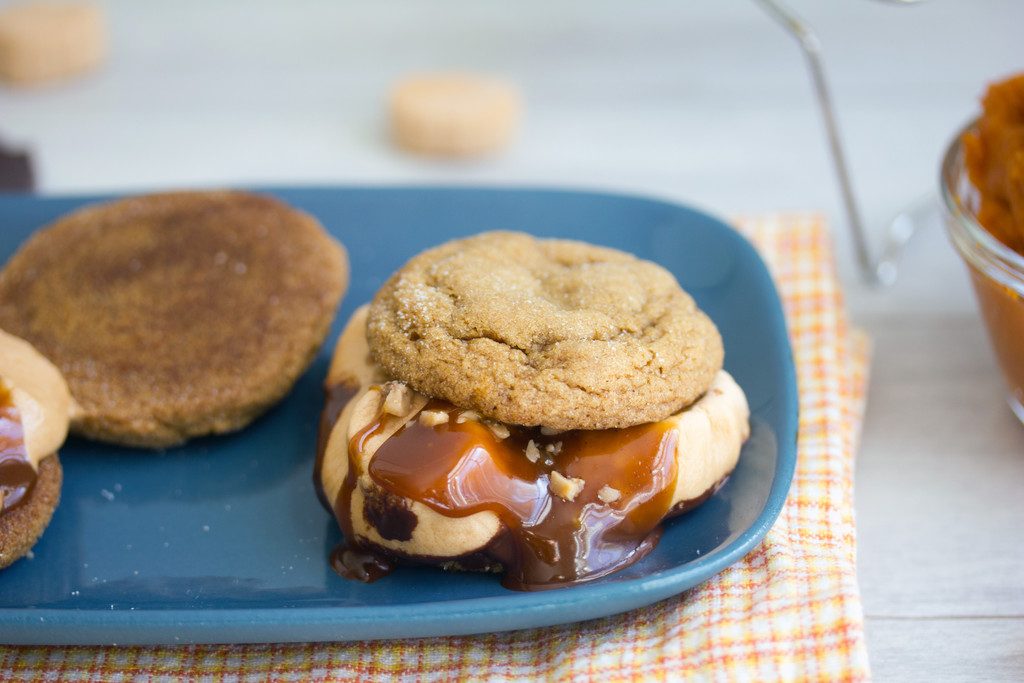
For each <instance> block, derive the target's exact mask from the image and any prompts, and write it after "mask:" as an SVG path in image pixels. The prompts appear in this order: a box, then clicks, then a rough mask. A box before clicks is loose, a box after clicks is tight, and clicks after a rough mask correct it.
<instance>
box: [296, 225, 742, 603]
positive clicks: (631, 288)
mask: <svg viewBox="0 0 1024 683" xmlns="http://www.w3.org/2000/svg"><path fill="white" fill-rule="evenodd" d="M722 362H723V346H722V341H721V338H720V336H719V334H718V331H717V329H716V328H715V326H714V323H712V321H711V320H710V319H709V318H708V317H707V316H706V315H705V314H704V313H703V312H702V311H701V310H700V309H699V308H698V307H697V305H696V304H695V302H694V301H693V299H692V298H691V297H690V296H689V295H688V294H687V293H686V292H684V291H683V290H682V288H680V286H679V284H678V282H677V281H676V280H675V278H674V277H673V276H672V275H671V274H670V273H669V272H668V271H666V270H665V269H664V268H662V267H660V266H658V265H656V264H654V263H651V262H648V261H643V260H640V259H638V258H635V257H634V256H631V255H629V254H626V253H623V252H620V251H616V250H613V249H608V248H604V247H598V246H594V245H590V244H585V243H582V242H573V241H567V240H541V239H535V238H533V237H531V236H529V235H525V234H520V233H510V232H493V233H483V234H480V235H477V236H474V237H470V238H467V239H463V240H457V241H454V242H449V243H447V244H443V245H441V246H439V247H436V248H433V249H430V250H428V251H426V252H423V253H422V254H420V255H418V256H416V257H414V258H413V259H412V260H410V261H409V262H408V263H407V264H406V265H405V266H404V267H403V268H401V269H400V270H399V271H398V272H396V273H395V274H394V275H392V277H391V278H390V279H389V280H388V281H387V282H386V283H385V284H384V286H383V287H382V288H381V290H380V291H379V292H378V293H377V295H376V296H375V298H374V300H373V301H372V302H371V303H370V304H369V305H368V306H363V307H361V308H359V309H358V310H357V311H356V312H355V313H354V314H353V316H352V318H351V319H350V320H349V321H348V324H347V326H346V328H345V330H344V331H343V333H342V335H341V337H340V339H339V340H338V343H337V346H336V348H335V351H334V357H333V360H332V363H331V367H330V370H329V372H328V377H327V379H326V384H325V387H326V394H327V401H326V406H325V409H324V411H323V415H322V418H321V427H320V443H319V449H318V457H317V465H316V471H315V473H314V479H315V483H316V486H317V489H318V493H319V494H320V496H321V500H322V501H323V503H324V504H325V505H326V506H327V507H328V508H329V509H330V510H331V511H332V513H333V514H334V516H335V517H336V519H337V521H338V523H339V525H340V526H341V529H342V532H343V534H344V536H345V539H346V544H345V545H344V546H342V547H339V548H338V550H336V551H335V553H334V556H333V558H332V561H333V564H334V566H335V569H336V570H338V571H339V573H341V574H342V575H344V576H347V577H349V578H357V579H361V580H364V581H372V580H375V579H377V578H379V577H380V576H382V575H384V574H386V573H388V572H389V571H390V570H391V569H392V568H393V566H394V565H395V563H396V562H411V563H421V564H431V565H437V566H440V567H442V568H445V569H452V570H478V571H494V572H501V573H503V575H504V578H503V583H504V585H505V586H507V587H509V588H514V589H519V590H540V589H547V588H555V587H560V586H566V585H571V584H575V583H579V582H582V581H587V580H591V579H595V578H599V577H601V576H606V575H608V574H610V573H612V572H615V571H618V570H620V569H623V568H625V567H627V566H629V565H631V564H633V563H634V562H636V561H638V560H640V559H641V558H643V557H644V556H645V555H646V554H647V553H648V552H649V551H650V550H651V549H652V548H653V547H654V546H655V545H656V543H657V542H658V538H659V537H660V532H661V523H662V522H663V520H665V519H666V518H668V517H671V516H673V515H676V514H680V513H683V512H686V511H688V510H690V509H692V508H693V507H695V506H697V505H699V504H700V503H702V502H703V501H704V500H706V499H707V498H708V497H710V496H711V495H713V494H714V493H715V491H716V490H717V489H718V488H719V487H720V486H721V485H722V483H723V482H724V481H725V480H726V478H727V477H728V475H729V473H730V472H732V470H733V468H734V467H735V465H736V462H737V460H738V458H739V455H740V451H741V448H742V445H743V443H744V442H745V441H746V439H747V437H748V436H749V433H750V428H749V409H748V406H747V401H746V397H745V395H744V393H743V391H742V390H741V389H740V387H739V386H738V385H737V384H736V382H735V381H734V380H733V379H732V377H731V376H729V374H728V373H726V372H725V371H724V370H723V369H722Z"/></svg>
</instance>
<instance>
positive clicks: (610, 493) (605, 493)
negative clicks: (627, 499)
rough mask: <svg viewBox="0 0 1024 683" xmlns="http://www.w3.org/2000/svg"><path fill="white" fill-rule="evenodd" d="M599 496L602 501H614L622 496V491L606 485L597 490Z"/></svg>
mask: <svg viewBox="0 0 1024 683" xmlns="http://www.w3.org/2000/svg"><path fill="white" fill-rule="evenodd" d="M597 497H598V499H599V500H600V501H601V502H602V503H614V502H615V501H617V500H618V499H619V498H622V493H620V492H619V490H618V489H613V488H612V487H611V486H608V485H605V486H602V487H601V490H600V491H598V492H597Z"/></svg>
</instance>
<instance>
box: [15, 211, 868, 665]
mask: <svg viewBox="0 0 1024 683" xmlns="http://www.w3.org/2000/svg"><path fill="white" fill-rule="evenodd" d="M737 224H738V225H739V226H740V229H741V230H742V231H743V232H744V233H745V234H746V235H747V236H749V237H750V239H751V240H752V241H753V242H754V243H755V244H756V245H757V246H758V247H759V249H760V251H761V254H762V255H763V256H764V258H765V260H766V261H767V263H768V265H769V267H770V269H771V271H772V273H773V275H774V277H775V281H776V283H777V285H778V288H779V292H780V294H781V296H782V299H783V302H784V306H785V309H786V315H787V318H788V322H789V332H790V337H791V340H792V344H793V352H794V355H795V358H796V366H797V374H798V381H799V388H800V434H799V446H798V448H799V455H798V463H797V468H796V476H795V479H794V480H793V487H792V490H791V491H790V494H789V498H788V499H787V501H786V505H785V507H784V508H783V511H782V514H781V516H780V517H779V520H778V521H777V522H776V523H775V526H774V527H773V528H772V529H771V531H770V532H769V533H768V536H767V537H766V539H765V541H764V542H763V543H762V544H761V545H760V547H758V548H757V549H756V550H754V551H753V552H751V553H750V554H749V555H748V556H747V557H745V558H744V559H743V560H742V561H741V562H739V563H737V564H735V565H734V566H732V567H730V568H729V569H727V570H726V571H724V572H722V573H721V574H719V575H718V576H716V577H714V578H712V579H711V580H709V581H708V582H706V583H705V584H703V585H701V586H699V587H697V588H694V589H692V590H690V591H688V592H686V593H684V594H682V595H680V596H677V597H674V598H670V599H668V600H664V601H662V602H660V603H657V604H655V605H652V606H650V607H644V608H642V609H638V610H634V611H632V612H627V613H625V614H621V615H618V616H613V617H607V618H603V619H597V620H594V621H589V622H584V623H580V624H570V625H566V626H556V627H549V628H543V629H533V630H527V631H517V632H511V633H495V634H488V635H481V636H465V637H451V638H430V639H422V640H404V641H378V642H363V643H338V644H334V643H308V644H300V645H234V646H193V647H120V648H103V647H7V648H2V649H0V680H4V681H9V680H42V679H46V680H61V681H64V680H74V681H78V680H110V681H174V680H181V679H183V678H195V679H201V680H204V681H221V680H225V681H264V680H283V681H326V680H344V681H368V680H400V681H448V680H486V681H508V680H536V679H547V680H555V681H579V680H599V681H618V680H637V679H641V680H646V679H650V680H678V679H686V680H690V679H697V680H702V679H708V680H729V681H732V680H739V681H750V680H758V681H762V680H763V681H767V680H827V681H840V680H864V679H867V678H868V676H869V673H868V661H867V652H866V650H865V646H864V631H863V623H862V613H861V603H860V595H859V593H858V589H857V577H856V571H855V562H854V560H855V538H854V522H853V459H854V451H855V449H856V446H857V438H858V432H859V428H860V421H861V415H862V408H863V402H864V392H865V377H866V373H865V368H866V359H867V355H868V345H867V343H866V340H865V339H864V338H863V336H861V335H859V334H857V333H851V330H850V328H849V326H848V324H847V319H846V312H845V307H844V303H843V297H842V292H841V290H840V287H839V284H838V282H837V280H836V274H835V270H834V264H833V254H832V246H831V242H830V240H829V236H828V231H827V229H826V226H825V225H824V221H823V220H822V219H821V218H820V217H819V216H817V215H795V214H785V215H771V216H760V217H751V218H746V219H740V220H738V221H737Z"/></svg>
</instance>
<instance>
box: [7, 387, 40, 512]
mask: <svg viewBox="0 0 1024 683" xmlns="http://www.w3.org/2000/svg"><path fill="white" fill-rule="evenodd" d="M35 483H36V470H35V468H34V467H32V463H31V462H29V459H28V452H27V451H26V449H25V432H24V429H23V427H22V424H21V414H20V413H19V412H18V408H17V406H15V405H14V397H13V396H12V395H11V391H10V389H8V388H7V387H6V386H4V385H3V383H0V515H2V514H4V513H6V512H8V511H10V510H12V509H14V508H16V507H18V506H19V505H21V504H22V503H24V502H25V501H27V500H28V498H29V495H30V494H31V493H32V489H33V488H34V487H35Z"/></svg>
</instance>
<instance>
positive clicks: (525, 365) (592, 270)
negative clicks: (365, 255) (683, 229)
mask: <svg viewBox="0 0 1024 683" xmlns="http://www.w3.org/2000/svg"><path fill="white" fill-rule="evenodd" d="M367 337H368V340H369V345H370V350H371V352H372V354H373V357H374V359H375V361H376V362H377V363H378V364H379V365H380V366H381V368H383V370H384V371H385V372H386V373H387V374H388V375H389V376H390V377H393V378H395V379H399V380H402V381H404V382H407V383H408V384H409V385H410V386H412V388H414V389H415V390H417V391H419V392H421V393H424V394H426V395H428V396H434V397H437V398H443V399H446V400H448V401H450V402H451V403H453V404H455V405H457V406H459V407H462V408H467V409H473V410H475V411H477V412H479V413H480V414H481V415H483V416H485V417H487V418H490V419H493V420H497V421H499V422H503V423H506V424H515V425H524V426H537V425H542V426H545V427H550V428H553V429H559V430H567V429H607V428H613V427H614V428H618V427H628V426H631V425H636V424H641V423H644V422H654V421H657V420H661V419H663V418H665V417H667V416H669V415H672V414H673V413H676V412H677V411H679V410H680V409H681V408H683V407H685V406H687V405H689V404H691V403H693V402H694V401H695V400H696V399H697V398H698V397H700V396H701V395H702V394H703V393H704V392H705V391H706V390H707V388H708V386H709V385H710V384H711V382H712V380H713V378H714V377H715V374H716V373H717V372H718V371H719V370H720V369H721V367H722V357H723V349H722V340H721V337H720V336H719V334H718V330H717V329H716V328H715V325H714V323H712V322H711V320H710V319H709V318H708V317H707V316H706V315H705V314H704V313H703V312H702V311H701V310H700V309H698V308H697V306H696V304H695V303H694V301H693V299H692V298H691V297H690V296H689V295H688V294H686V292H684V291H683V290H682V289H681V288H680V287H679V284H678V283H677V282H676V280H675V278H674V277H672V275H671V274H670V273H669V272H668V271H666V270H665V269H664V268H662V267H661V266H658V265H656V264H654V263H651V262H649V261H643V260H641V259H638V258H636V257H634V256H632V255H630V254H626V253H623V252H620V251H617V250H614V249H608V248H604V247H598V246H594V245H590V244H585V243H582V242H573V241H568V240H539V239H535V238H533V237H531V236H529V235H525V234H521V233H511V232H491V233H483V234H481V235H477V236H475V237H470V238H468V239H463V240H456V241H453V242H449V243H447V244H443V245H441V246H439V247H436V248H434V249H430V250H428V251H426V252H423V253H422V254H420V255H418V256H416V257H414V258H413V259H412V260H410V261H409V262H408V263H407V264H406V265H405V266H404V267H403V268H402V269H401V270H399V271H398V272H397V273H395V274H394V275H392V276H391V278H390V279H389V280H388V281H387V282H386V283H385V284H384V286H383V287H382V288H381V290H380V291H379V292H378V293H377V296H376V297H374V300H373V303H372V305H371V307H370V313H369V319H368V323H367Z"/></svg>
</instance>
